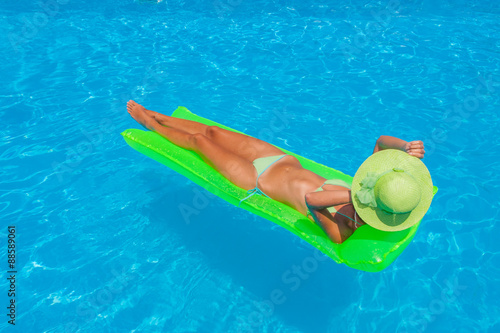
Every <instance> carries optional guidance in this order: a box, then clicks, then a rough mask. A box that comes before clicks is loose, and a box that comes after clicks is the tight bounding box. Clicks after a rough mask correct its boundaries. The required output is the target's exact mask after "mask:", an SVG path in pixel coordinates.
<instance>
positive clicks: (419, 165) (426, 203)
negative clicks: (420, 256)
mask: <svg viewBox="0 0 500 333" xmlns="http://www.w3.org/2000/svg"><path fill="white" fill-rule="evenodd" d="M393 168H400V169H403V170H404V171H405V172H408V173H409V174H410V175H412V176H413V177H414V178H415V179H416V180H417V182H418V184H419V185H420V186H421V198H420V202H419V204H418V205H417V206H416V207H415V208H414V209H413V210H412V211H411V212H409V213H406V214H391V213H388V212H386V211H384V210H382V209H380V208H378V207H376V208H373V207H370V206H367V205H364V204H362V203H361V202H360V201H359V200H358V198H357V196H356V193H357V192H358V191H359V190H360V189H361V181H362V180H363V179H364V178H365V177H366V175H367V173H368V172H375V173H378V174H380V173H382V172H385V171H387V170H391V169H393ZM432 191H433V185H432V179H431V175H430V173H429V170H427V167H426V166H425V164H424V163H423V162H422V161H421V160H420V159H418V158H417V157H415V156H411V155H409V154H408V153H406V152H403V151H401V150H396V149H386V150H382V151H379V152H377V153H375V154H373V155H371V156H370V157H368V158H367V159H366V160H365V161H364V162H363V164H361V166H360V167H359V169H358V171H356V174H355V175H354V178H353V180H352V187H351V197H352V203H353V205H354V208H355V209H356V212H357V213H358V215H359V216H360V217H361V218H362V219H363V221H365V222H366V223H367V224H369V225H370V226H372V227H374V228H376V229H379V230H383V231H400V230H404V229H407V228H409V227H411V226H412V225H414V224H415V223H418V221H420V220H421V219H422V217H424V215H425V213H426V212H427V210H428V209H429V207H430V205H431V202H432Z"/></svg>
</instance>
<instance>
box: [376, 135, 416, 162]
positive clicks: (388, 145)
mask: <svg viewBox="0 0 500 333" xmlns="http://www.w3.org/2000/svg"><path fill="white" fill-rule="evenodd" d="M384 149H399V150H402V151H405V152H407V153H408V154H410V155H412V156H415V157H418V158H420V159H422V158H424V154H425V150H424V143H423V142H422V141H420V140H417V141H410V142H407V141H404V140H401V139H398V138H396V137H393V136H388V135H381V136H380V137H379V138H378V140H377V142H376V143H375V148H374V149H373V153H374V154H375V153H376V152H378V151H381V150H384Z"/></svg>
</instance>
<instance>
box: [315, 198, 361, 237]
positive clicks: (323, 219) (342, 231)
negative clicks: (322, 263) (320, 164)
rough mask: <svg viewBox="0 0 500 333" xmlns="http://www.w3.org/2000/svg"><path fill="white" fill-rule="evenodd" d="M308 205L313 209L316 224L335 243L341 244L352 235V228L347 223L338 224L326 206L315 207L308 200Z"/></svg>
mask: <svg viewBox="0 0 500 333" xmlns="http://www.w3.org/2000/svg"><path fill="white" fill-rule="evenodd" d="M332 192H333V191H332ZM338 192H340V191H338ZM345 192H347V191H345ZM308 194H310V193H308ZM306 205H307V207H308V208H309V210H310V211H311V215H312V217H313V218H314V221H315V222H316V224H317V225H319V226H320V227H321V229H323V231H324V232H325V233H326V235H327V236H328V238H330V239H331V240H332V241H333V242H334V243H337V244H341V243H342V242H343V241H345V240H346V239H347V238H349V236H351V235H352V233H353V232H352V230H351V229H349V228H348V227H347V226H346V225H344V224H338V223H337V222H335V220H334V219H333V216H332V214H331V213H330V212H329V211H328V209H326V208H321V209H314V208H312V207H311V206H309V204H308V203H307V201H306Z"/></svg>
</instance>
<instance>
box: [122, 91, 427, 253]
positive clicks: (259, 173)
mask: <svg viewBox="0 0 500 333" xmlns="http://www.w3.org/2000/svg"><path fill="white" fill-rule="evenodd" d="M127 110H128V112H129V114H130V115H131V116H132V117H133V118H134V119H135V120H136V121H137V122H139V123H140V124H141V125H143V126H144V127H146V128H147V129H149V130H151V131H155V132H157V133H158V134H160V135H161V136H163V137H165V138H166V139H168V140H169V141H171V142H172V143H174V144H176V145H178V146H180V147H183V148H185V149H189V150H193V151H195V152H196V153H197V154H199V155H200V156H201V158H202V159H203V160H204V161H205V162H206V163H208V164H209V165H211V166H212V167H213V168H215V169H216V170H217V171H218V172H220V173H221V174H222V175H223V176H224V177H226V178H227V179H228V180H229V181H231V182H232V183H233V184H235V185H236V186H239V187H241V188H243V189H246V190H249V192H250V193H251V195H253V194H255V193H259V194H264V195H266V196H268V197H270V198H272V199H274V200H277V201H280V202H282V203H285V204H286V205H288V206H291V207H293V208H294V209H296V210H297V211H299V212H300V213H302V214H304V215H306V216H308V217H309V218H310V219H311V220H312V221H314V222H316V223H318V224H319V225H320V226H321V228H322V229H323V230H324V231H325V233H326V234H327V235H328V237H329V238H330V239H331V240H332V241H334V242H335V243H342V242H343V241H345V240H346V239H347V238H348V237H349V236H351V235H352V234H353V232H354V231H355V230H356V229H357V228H358V227H359V226H361V225H363V224H365V221H364V220H363V219H362V218H361V217H360V216H359V214H360V211H361V208H360V209H355V206H356V202H354V203H353V201H352V198H353V197H352V195H351V189H350V187H349V185H348V184H346V183H343V182H338V181H337V182H335V181H329V180H327V179H325V178H324V177H321V176H319V175H318V174H316V173H314V172H312V171H309V170H307V169H304V168H303V167H302V165H301V164H300V162H299V160H298V159H297V158H295V157H294V156H291V155H287V154H285V153H284V152H283V151H281V150H280V149H278V148H276V147H274V146H273V145H271V144H269V143H267V142H264V141H262V140H259V139H256V138H253V137H250V136H247V135H244V134H240V133H235V132H232V131H228V130H225V129H222V128H220V127H217V126H207V125H205V124H201V123H198V122H194V121H190V120H185V119H179V118H175V117H170V116H166V115H163V114H161V113H157V112H154V111H151V110H147V109H145V108H144V107H143V106H141V105H140V104H138V103H136V102H134V101H132V100H131V101H129V102H128V103H127ZM386 149H396V150H400V151H403V152H405V154H404V155H405V156H406V157H409V156H410V155H411V156H414V157H417V158H419V159H422V158H423V157H424V154H425V151H424V145H423V143H422V141H411V142H406V141H403V140H401V139H398V138H395V137H391V136H381V137H380V138H379V139H378V140H377V142H376V143H375V149H374V150H373V153H374V154H375V153H377V152H379V151H381V150H386ZM399 153H401V152H399ZM406 153H407V154H408V155H407V154H406ZM398 156H399V155H398ZM398 158H400V157H398ZM386 159H387V158H386ZM388 159H390V160H394V159H397V158H395V157H393V156H392V155H391V156H388ZM412 159H413V160H417V159H416V158H412ZM367 161H368V160H367ZM365 162H366V161H365ZM418 162H419V163H421V162H420V161H419V160H418ZM405 163H406V162H405ZM412 163H413V162H412ZM379 164H380V163H379ZM405 165H406V164H405ZM422 165H423V163H422ZM419 167H420V166H419ZM390 168H392V167H390ZM423 168H425V166H424V167H423ZM365 169H366V168H365ZM425 170H427V169H425ZM382 171H383V170H382ZM389 171H391V174H394V175H396V176H398V175H400V174H401V175H402V173H401V172H396V171H403V170H399V169H397V168H393V170H389ZM392 171H394V172H392ZM387 173H388V171H385V172H380V173H379V176H378V178H376V179H374V180H373V182H372V186H371V192H370V189H364V190H363V191H361V192H366V193H368V197H369V199H366V200H367V201H366V202H367V205H368V204H369V203H368V202H369V201H370V199H371V200H372V201H373V205H374V206H376V205H377V202H379V206H380V205H382V206H383V207H382V208H380V207H379V208H378V211H375V210H374V209H373V208H370V210H371V211H372V213H373V214H372V215H371V216H373V219H378V217H380V218H381V219H382V220H384V218H383V217H381V215H384V214H385V215H387V216H396V215H395V214H397V213H398V214H399V213H400V212H395V211H394V212H393V211H391V209H390V208H387V207H388V206H390V205H391V202H390V200H389V201H387V200H386V204H383V203H382V201H383V198H382V197H379V196H380V194H379V193H378V192H382V191H386V190H378V192H377V195H379V196H377V197H376V198H375V195H374V194H373V193H374V191H373V187H374V186H375V183H376V182H377V180H378V179H380V177H382V176H386V177H384V178H385V180H384V181H380V182H378V184H379V185H380V184H382V183H388V182H390V181H391V180H390V179H388V178H394V177H393V175H388V174H387ZM427 173H428V172H427ZM368 175H369V173H368ZM365 176H366V174H365ZM389 176H390V177H389ZM408 177H409V178H408ZM408 177H407V178H408V179H409V180H408V179H407V180H404V179H403V181H406V182H407V183H408V182H413V183H415V182H414V181H413V177H412V176H408ZM366 178H367V179H368V178H369V177H366ZM396 178H397V177H396ZM399 178H401V177H399ZM403 178H404V177H403ZM428 178H429V181H430V176H429V177H428ZM355 179H356V178H355ZM426 179H427V178H426ZM363 181H364V182H365V183H368V181H365V180H363ZM425 182H427V181H426V180H425ZM413 183H412V184H413ZM361 184H362V182H360V185H361ZM416 184H417V185H415V186H413V187H418V182H416ZM382 185H383V186H385V187H387V186H389V185H390V184H389V185H387V184H385V185H384V184H382ZM382 185H380V186H379V188H382V187H383V186H382ZM426 185H428V184H426ZM430 185H431V187H432V183H431V184H430ZM353 186H354V183H353ZM392 187H394V186H392ZM407 187H408V186H407V184H406V185H405V187H404V188H405V190H404V191H402V192H401V193H398V194H397V196H398V198H399V199H401V197H404V195H405V193H407V192H408V191H407V190H406V188H407ZM410 187H411V186H410ZM426 189H428V186H427V187H426ZM357 190H361V189H359V188H358V189H357ZM386 192H387V191H386ZM414 192H415V191H413V192H411V193H410V194H409V195H411V196H412V197H410V198H409V199H405V200H404V201H405V202H407V201H415V200H417V199H415V198H416V194H415V193H414ZM427 192H428V191H427ZM431 193H432V190H431ZM370 195H371V197H370ZM417 195H418V200H417V201H415V202H416V204H415V205H417V204H419V202H420V201H419V200H420V193H417ZM393 197H394V195H393ZM426 197H428V194H426ZM431 197H432V195H431ZM247 198H248V197H247ZM380 198H382V199H380ZM245 199H246V198H245ZM375 199H376V200H375ZM414 199H415V200H414ZM243 200H244V199H243ZM381 200H382V201H381ZM356 201H357V199H356ZM427 201H428V205H430V201H429V200H427V199H426V202H425V203H424V206H427V208H428V205H427ZM405 202H403V206H405ZM353 204H354V205H353ZM357 204H358V206H357V207H360V206H359V205H360V203H359V202H357ZM420 204H422V203H421V202H420ZM373 205H372V206H373ZM396 205H399V206H400V207H401V203H396ZM411 205H413V204H411ZM406 206H408V205H406ZM366 207H368V206H366ZM368 208H369V207H368ZM414 208H415V207H414V205H413V206H412V207H410V208H407V210H408V209H410V210H409V211H408V214H407V215H408V216H409V215H410V212H411V210H413V209H414ZM424 208H425V207H424ZM427 208H425V211H426V210H427ZM421 210H422V209H420V211H421ZM389 211H390V212H389ZM425 211H424V212H423V214H425ZM391 214H392V215H391ZM419 214H420V213H419ZM423 214H420V215H422V216H423ZM361 215H363V216H365V217H366V216H368V215H366V214H365V213H362V214H361ZM403 215H404V214H403ZM403 215H401V214H400V215H398V217H401V216H403ZM420 218H421V216H420ZM415 219H416V217H414V218H413V220H415ZM393 220H394V219H393ZM389 223H390V222H389ZM396 223H398V224H401V223H403V222H394V221H393V224H394V226H395V224H396ZM412 223H414V222H412ZM368 224H370V225H372V226H375V227H376V224H372V223H370V222H368ZM384 226H385V225H384ZM391 227H392V225H391V226H389V227H387V226H385V228H386V229H385V230H387V228H391ZM381 229H382V228H381Z"/></svg>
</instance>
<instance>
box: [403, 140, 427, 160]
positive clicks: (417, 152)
mask: <svg viewBox="0 0 500 333" xmlns="http://www.w3.org/2000/svg"><path fill="white" fill-rule="evenodd" d="M404 150H405V151H406V152H407V153H408V154H410V155H411V156H415V157H418V158H420V159H422V158H424V154H425V150H424V143H423V142H422V141H420V140H417V141H410V142H408V143H407V144H406V145H405V147H404Z"/></svg>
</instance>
